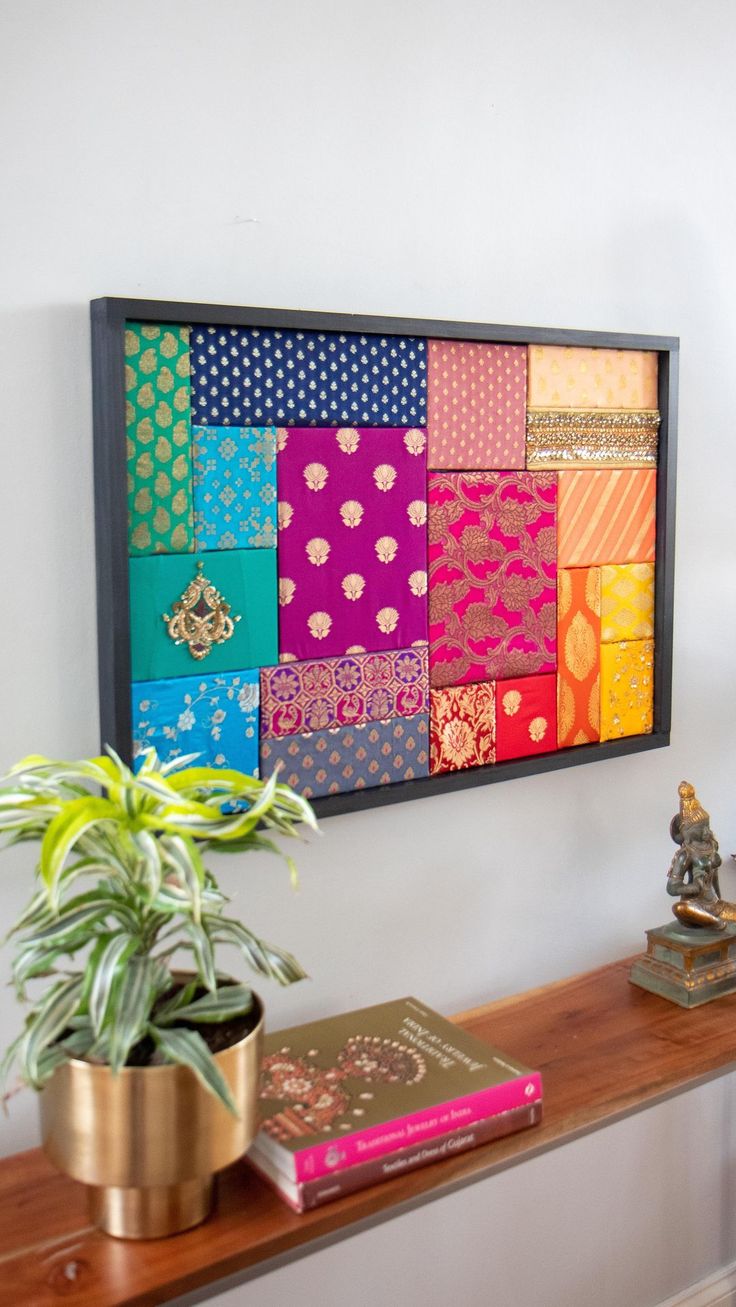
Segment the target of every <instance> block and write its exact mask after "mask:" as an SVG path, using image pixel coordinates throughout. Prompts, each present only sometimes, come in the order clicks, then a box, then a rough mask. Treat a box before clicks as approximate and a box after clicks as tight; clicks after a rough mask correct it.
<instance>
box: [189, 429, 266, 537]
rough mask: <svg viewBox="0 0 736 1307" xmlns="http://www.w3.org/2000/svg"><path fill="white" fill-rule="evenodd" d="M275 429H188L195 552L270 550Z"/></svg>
mask: <svg viewBox="0 0 736 1307" xmlns="http://www.w3.org/2000/svg"><path fill="white" fill-rule="evenodd" d="M276 437H277V431H276V427H194V428H193V429H192V438H193V442H194V463H193V467H194V540H195V550H197V551H209V550H212V549H275V548H276Z"/></svg>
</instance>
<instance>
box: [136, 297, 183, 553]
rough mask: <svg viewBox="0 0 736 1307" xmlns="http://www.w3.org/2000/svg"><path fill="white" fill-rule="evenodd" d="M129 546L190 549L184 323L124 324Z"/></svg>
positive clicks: (149, 549) (143, 549) (164, 550)
mask: <svg viewBox="0 0 736 1307" xmlns="http://www.w3.org/2000/svg"><path fill="white" fill-rule="evenodd" d="M125 425H126V431H127V436H128V523H129V526H128V539H129V547H130V553H131V554H132V555H136V554H181V553H187V552H191V550H193V549H194V500H193V492H192V428H191V390H190V382H189V327H176V326H157V325H156V324H155V323H141V322H129V323H127V327H126V332H125Z"/></svg>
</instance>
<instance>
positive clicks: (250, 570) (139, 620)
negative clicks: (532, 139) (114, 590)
mask: <svg viewBox="0 0 736 1307" xmlns="http://www.w3.org/2000/svg"><path fill="white" fill-rule="evenodd" d="M199 563H201V564H202V569H199V568H198V566H197V565H198V564H199ZM199 575H204V576H206V579H207V580H209V581H210V582H211V584H212V586H213V587H215V588H216V590H217V592H218V595H219V598H220V600H221V601H222V602H223V603H226V604H227V605H228V606H229V612H228V616H229V618H230V620H231V622H232V628H233V629H232V634H231V635H230V636H229V638H227V639H225V640H223V641H222V643H215V644H213V645H212V646H211V648H210V649H209V651H208V652H207V653H206V654H205V656H204V657H203V658H201V659H199V658H197V657H196V656H195V653H194V652H193V650H192V646H191V645H190V644H189V643H187V642H185V641H184V640H183V639H182V640H181V641H180V642H179V643H176V640H175V637H174V636H172V635H171V634H170V632H169V619H172V618H174V617H175V616H176V613H177V610H176V608H175V605H176V604H177V603H182V602H184V603H185V604H186V598H185V596H186V594H187V591H188V587H189V586H190V585H191V583H192V582H193V581H195V580H196V578H197V577H198V576H199ZM276 593H277V592H276V557H275V551H274V550H273V549H237V550H221V551H218V552H216V553H212V554H204V555H202V556H199V557H198V556H196V555H189V556H187V557H179V556H177V555H173V554H172V555H169V556H165V555H156V556H154V557H152V558H132V559H131V560H130V609H131V613H130V621H131V634H132V667H133V680H134V681H151V680H159V679H160V678H163V677H169V676H192V675H196V674H197V672H198V671H199V670H201V671H202V672H205V671H206V672H207V673H208V674H209V673H211V672H230V671H240V669H241V668H243V667H250V668H256V667H260V666H262V665H263V664H264V663H265V664H268V663H273V662H275V661H276V657H277V643H278V640H277V599H276ZM212 597H213V598H214V595H213V596H212ZM199 607H200V605H198V606H197V609H199ZM194 616H195V617H196V616H197V610H195V613H194Z"/></svg>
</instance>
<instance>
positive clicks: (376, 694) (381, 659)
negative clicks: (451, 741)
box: [261, 645, 429, 739]
mask: <svg viewBox="0 0 736 1307" xmlns="http://www.w3.org/2000/svg"><path fill="white" fill-rule="evenodd" d="M428 709H429V676H428V665H427V646H426V645H424V646H418V647H417V648H415V649H399V650H397V651H395V652H389V653H373V654H352V655H351V656H346V657H344V658H322V659H319V660H314V661H311V662H302V663H289V664H288V665H284V664H283V663H282V664H281V665H280V666H278V667H263V668H262V669H261V734H262V736H263V738H264V739H270V738H272V737H279V736H283V735H298V734H300V733H301V732H303V731H317V730H331V729H332V728H334V727H339V726H351V725H354V724H355V723H357V722H365V721H381V720H385V719H386V718H389V717H412V716H413V715H414V714H415V713H418V712H427V711H428Z"/></svg>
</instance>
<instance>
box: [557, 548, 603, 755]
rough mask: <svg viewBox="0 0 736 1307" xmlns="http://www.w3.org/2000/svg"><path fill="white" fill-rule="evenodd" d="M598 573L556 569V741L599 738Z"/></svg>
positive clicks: (562, 745)
mask: <svg viewBox="0 0 736 1307" xmlns="http://www.w3.org/2000/svg"><path fill="white" fill-rule="evenodd" d="M600 643H601V573H600V569H599V568H597V567H576V568H572V569H571V570H570V571H566V570H564V569H561V570H560V571H559V572H558V573H557V744H558V746H559V748H560V749H565V748H568V747H570V746H571V745H576V744H590V743H592V742H593V741H596V740H598V739H599V738H600V697H601V689H600Z"/></svg>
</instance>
